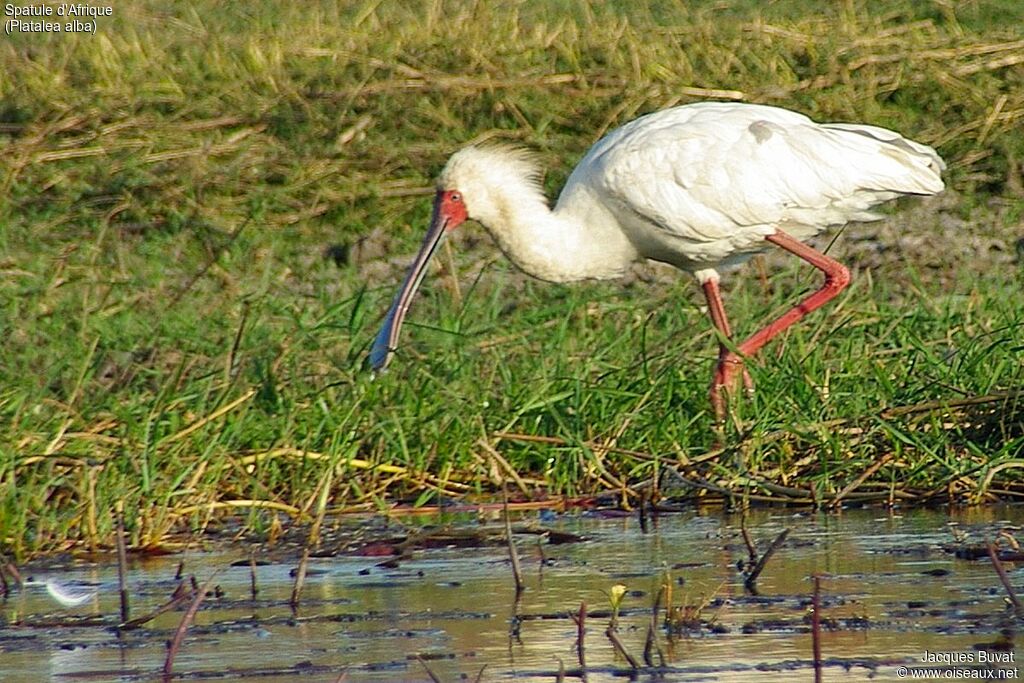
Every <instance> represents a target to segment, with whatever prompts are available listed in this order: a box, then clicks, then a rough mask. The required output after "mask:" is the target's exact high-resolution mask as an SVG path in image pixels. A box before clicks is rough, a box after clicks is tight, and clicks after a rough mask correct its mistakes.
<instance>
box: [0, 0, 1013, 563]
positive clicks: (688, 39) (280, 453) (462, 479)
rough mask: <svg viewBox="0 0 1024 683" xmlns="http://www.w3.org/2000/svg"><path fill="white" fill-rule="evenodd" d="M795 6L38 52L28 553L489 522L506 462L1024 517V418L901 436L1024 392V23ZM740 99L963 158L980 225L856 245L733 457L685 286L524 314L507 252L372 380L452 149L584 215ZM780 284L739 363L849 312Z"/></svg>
mask: <svg viewBox="0 0 1024 683" xmlns="http://www.w3.org/2000/svg"><path fill="white" fill-rule="evenodd" d="M762 6H764V3H754V2H740V1H737V2H735V3H675V2H656V1H655V0H649V1H648V2H641V3H620V4H618V5H614V4H607V3H588V2H584V1H582V0H581V1H570V0H561V1H556V0H551V1H549V2H538V3H526V4H521V5H519V6H517V8H515V9H514V10H508V9H498V4H497V3H441V2H412V1H409V2H391V1H389V2H384V3H381V2H373V1H370V2H366V3H363V4H359V3H340V4H336V3H327V2H323V3H316V2H310V3H301V4H294V5H290V4H286V3H249V4H244V5H224V4H223V3H213V2H197V3H195V4H189V3H174V4H172V5H170V8H169V9H168V6H167V3H148V2H142V3H121V4H118V5H117V6H116V7H115V16H114V17H113V18H111V19H105V20H99V21H98V24H99V29H100V31H99V35H97V36H91V35H77V36H40V35H33V36H16V37H13V38H10V39H6V40H5V42H4V43H3V44H0V74H2V75H0V144H2V146H3V148H4V153H3V156H2V158H0V307H2V308H0V338H2V339H4V343H3V344H2V345H0V433H2V434H3V436H2V437H0V550H2V551H3V552H6V553H13V554H15V555H18V556H24V555H27V554H31V553H35V552H49V551H55V550H59V549H61V548H66V547H73V546H74V545H76V544H80V543H83V542H84V543H87V544H89V545H104V544H108V543H109V542H110V538H111V530H112V528H113V518H112V512H111V511H112V510H113V508H114V504H115V501H123V502H124V504H125V508H126V509H127V510H128V511H129V520H128V521H129V527H130V529H131V531H132V535H133V542H134V543H136V544H140V545H144V544H147V543H157V542H160V540H161V539H162V538H164V537H165V535H166V534H167V533H168V532H170V531H176V530H183V529H185V530H187V529H196V530H198V529H202V528H203V527H204V525H206V524H207V523H209V521H210V520H211V519H214V518H216V517H218V516H219V515H222V514H224V513H225V512H233V513H241V514H243V515H245V517H244V522H245V524H246V525H247V527H248V528H249V529H250V530H253V531H257V532H265V531H268V529H272V527H273V516H272V515H270V514H269V513H268V512H267V511H266V510H263V509H260V508H246V507H243V506H242V503H237V502H236V503H232V502H231V501H249V502H250V503H248V504H252V503H251V502H252V501H256V503H255V504H257V505H259V504H268V503H269V504H274V505H277V506H278V507H279V509H281V510H288V511H289V513H288V514H290V515H292V516H294V517H296V518H300V519H301V518H304V515H306V514H308V513H309V511H310V510H312V509H313V507H314V505H315V504H316V502H315V501H316V489H317V486H318V484H319V483H320V482H321V481H322V480H323V478H324V477H325V473H326V472H328V471H331V470H332V468H333V469H336V470H337V476H335V477H334V480H333V481H334V484H333V488H332V495H331V506H332V509H335V510H337V509H343V508H351V507H354V506H357V505H367V506H368V507H370V508H376V507H380V508H383V507H385V506H386V505H388V504H389V503H391V502H394V501H395V500H398V499H401V500H406V501H410V502H418V503H425V502H430V501H432V500H433V499H434V498H435V497H436V496H437V493H438V491H439V490H446V491H449V490H450V491H452V492H453V493H458V494H463V493H467V492H468V493H472V492H476V491H480V492H484V493H486V492H489V491H492V490H493V487H494V485H495V482H494V480H493V479H492V477H491V471H492V465H491V463H490V462H489V461H488V455H487V448H486V447H484V446H483V445H481V440H484V441H485V442H486V443H487V444H489V445H491V446H493V447H494V448H496V449H497V450H498V451H499V452H500V453H501V455H502V456H503V457H504V458H505V459H507V460H508V461H509V463H511V465H512V466H513V467H514V468H515V469H516V470H517V471H518V472H519V473H520V474H521V475H522V476H523V477H527V478H528V479H531V480H534V481H536V482H538V483H537V486H543V487H545V488H547V489H549V490H551V491H553V492H555V493H564V494H579V493H588V492H592V491H595V490H603V489H606V488H609V487H617V486H619V485H622V484H636V483H637V482H640V481H642V480H644V479H646V478H648V477H650V476H652V475H653V474H654V473H656V472H660V471H662V470H664V468H665V467H666V466H669V465H680V464H682V465H681V471H683V472H684V474H685V475H686V476H687V477H689V480H690V481H698V480H699V481H701V482H703V485H704V492H703V494H698V493H694V492H693V491H692V490H689V489H688V490H687V491H688V492H689V493H691V494H693V495H708V496H719V495H724V494H723V492H731V493H736V494H738V495H743V494H747V495H753V496H762V497H774V498H776V499H801V496H803V498H806V499H809V500H812V499H813V500H819V501H826V500H828V499H829V498H830V497H831V498H835V496H836V495H838V493H839V492H841V491H843V489H844V488H845V487H847V486H849V485H851V483H856V484H857V486H856V491H854V492H852V493H850V494H849V496H848V499H853V498H854V497H855V494H869V495H870V496H874V497H875V498H879V497H881V498H886V497H888V496H892V497H894V499H898V498H899V495H898V494H897V493H895V492H899V494H901V495H905V496H907V497H909V498H912V499H915V500H932V499H935V498H936V497H943V496H945V497H948V498H952V499H955V500H966V501H977V500H984V499H985V496H986V495H988V494H990V493H991V492H993V491H995V492H996V493H998V494H999V495H1010V493H1009V492H1011V491H1018V492H1019V491H1020V490H1021V488H1020V483H1021V477H1020V472H1021V470H1020V469H1019V466H1020V460H1019V458H1020V456H1021V451H1022V443H1024V441H1022V439H1024V435H1022V428H1021V406H1020V402H1019V400H1012V399H1007V400H1004V401H1001V402H1000V401H995V402H990V403H984V404H981V405H979V406H975V407H957V408H954V409H951V410H948V411H946V410H940V409H936V410H923V411H918V412H914V411H910V412H905V413H901V412H900V411H899V410H896V411H895V412H892V410H893V409H898V408H899V407H900V406H912V405H917V404H921V403H923V402H928V401H938V402H940V403H942V402H946V403H949V402H956V401H958V400H962V399H964V398H965V397H973V396H980V395H987V394H993V393H999V392H1007V391H1012V390H1015V389H1017V388H1018V387H1020V386H1021V384H1022V382H1021V380H1022V376H1024V372H1022V368H1021V360H1020V358H1021V357H1022V351H1024V331H1022V320H1024V315H1022V313H1021V312H1022V311H1024V294H1022V292H1021V284H1022V282H1024V272H1022V269H1021V263H1020V258H1019V257H1016V256H1015V254H1014V248H1015V247H1014V244H1015V240H1016V239H1018V238H1019V237H1020V227H1019V226H1020V221H1021V216H1022V214H1024V200H1022V194H1024V189H1022V188H1024V182H1022V179H1021V166H1020V164H1021V160H1022V159H1024V136H1021V135H1020V128H1021V125H1022V122H1024V87H1022V86H1024V71H1022V63H1021V62H1020V57H1019V56H1020V54H1021V49H1022V48H1021V43H1020V41H1021V40H1022V38H1024V36H1022V31H1021V29H1020V27H1021V26H1024V6H1021V4H1020V3H1016V2H974V3H962V4H961V5H958V6H957V9H956V11H955V12H954V11H953V9H952V7H953V5H951V4H949V3H940V2H935V3H920V2H912V1H910V0H885V1H883V2H870V3H867V2H864V3H861V2H844V3H835V4H834V5H828V6H827V7H826V9H825V10H823V11H821V10H819V5H817V4H814V5H811V4H809V3H806V2H803V1H802V0H787V1H786V2H778V3H771V4H769V5H767V6H766V7H765V8H763V9H762ZM811 8H813V9H811ZM714 93H718V94H719V95H720V96H729V97H741V98H743V99H745V100H748V101H757V102H765V103H770V104H779V105H783V106H788V107H792V108H796V109H800V110H802V111H805V112H807V113H808V114H810V115H812V116H814V117H815V118H818V119H821V120H825V119H832V120H856V121H865V122H870V123H874V124H877V125H883V126H889V127H893V128H896V129H898V130H900V131H902V132H904V133H906V134H907V135H909V136H911V137H913V138H915V139H918V140H922V141H924V142H927V143H930V144H934V145H937V146H938V149H939V151H940V152H941V153H942V154H943V156H944V157H945V158H946V159H947V160H948V161H949V162H950V170H949V173H948V175H947V180H948V184H949V186H950V191H949V193H948V195H947V199H946V200H944V201H941V202H933V203H932V204H930V205H929V208H926V209H914V208H913V203H908V204H907V205H906V207H904V208H905V209H907V210H909V211H910V212H911V213H909V214H907V215H909V216H910V218H898V219H897V220H896V222H895V223H893V224H892V226H890V227H887V228H878V227H877V226H871V227H870V228H869V230H870V231H873V232H872V234H875V233H877V240H876V242H877V243H878V244H881V245H883V246H885V247H886V250H885V251H882V252H880V254H875V256H871V254H872V253H873V252H871V251H870V249H869V250H868V252H862V251H858V249H857V247H858V245H860V242H858V241H857V240H856V238H855V237H856V235H858V234H863V231H864V230H865V229H864V228H851V229H850V230H849V231H847V232H846V233H844V235H843V236H842V237H841V238H840V240H839V242H838V243H837V245H836V251H837V253H839V254H840V255H841V256H845V257H846V258H845V260H847V261H848V262H850V263H851V265H853V267H854V268H855V271H856V273H855V277H856V280H855V284H854V286H853V287H852V288H851V289H850V291H849V292H848V293H845V294H844V295H843V296H842V297H841V299H840V303H839V305H838V306H834V307H831V308H829V309H828V310H827V311H826V312H823V313H819V314H816V315H815V316H813V317H812V318H810V319H809V320H808V322H807V323H806V324H803V325H801V326H798V327H797V328H795V329H794V330H793V331H792V332H791V333H790V334H789V335H787V337H786V338H785V339H784V340H783V341H781V342H779V343H774V344H773V345H771V346H770V347H768V348H767V349H766V350H765V352H764V353H763V354H762V356H761V358H760V360H759V361H758V362H757V363H755V364H752V366H751V372H752V374H753V375H754V379H755V381H756V382H757V385H758V393H757V395H756V396H755V397H753V398H752V399H749V400H747V401H744V402H742V403H741V404H740V405H738V406H736V410H737V415H736V420H735V421H734V423H733V424H732V425H730V427H729V429H728V431H727V433H726V434H725V444H726V445H727V446H729V447H730V448H729V449H727V450H726V451H725V452H724V453H721V454H719V455H718V456H711V457H706V458H703V459H702V456H704V454H706V453H707V452H708V451H710V450H713V448H714V445H715V439H716V435H715V434H714V431H713V429H712V424H713V420H712V418H711V416H710V415H709V408H708V402H707V385H708V381H709V378H710V373H711V367H712V364H713V360H714V356H715V349H714V337H713V335H712V334H711V331H710V325H709V324H708V322H707V321H706V320H705V316H704V315H703V314H702V313H701V311H700V309H699V303H700V299H699V296H698V291H697V288H696V287H694V286H693V284H692V283H691V282H690V281H689V279H688V278H686V277H685V276H679V277H675V276H665V275H664V273H660V274H658V275H657V276H656V277H655V278H654V280H653V281H652V282H649V283H648V282H644V281H635V282H632V283H626V284H620V283H611V284H608V283H605V284H594V285H580V286H575V287H560V286H551V285H545V284H542V283H537V282H529V281H525V280H524V279H523V278H522V277H520V276H518V275H517V274H516V273H515V272H514V271H513V270H512V268H511V267H510V266H508V265H507V264H506V263H504V262H503V261H500V260H497V261H495V262H493V263H492V262H491V261H492V260H493V259H496V250H495V249H494V248H493V247H492V246H491V245H489V243H487V242H486V241H484V243H483V244H480V245H473V244H470V243H471V242H472V241H473V239H472V235H473V233H475V234H476V235H479V234H480V231H479V229H478V228H476V227H475V226H467V227H466V228H464V229H461V230H462V232H463V233H464V234H463V235H461V239H460V240H458V241H459V245H457V246H456V248H455V251H454V253H455V256H454V258H453V259H452V261H451V262H450V263H448V264H447V267H451V265H452V264H454V267H455V270H456V273H455V276H452V275H451V274H448V275H443V276H441V275H438V273H436V272H435V274H434V277H432V278H430V279H429V280H428V282H427V284H426V286H425V288H424V291H423V292H422V294H421V296H420V298H419V299H418V300H417V302H416V304H415V305H414V308H413V312H412V316H411V321H410V324H409V325H408V326H407V329H406V331H405V334H404V342H405V345H404V348H403V349H402V353H401V354H400V356H399V357H398V358H397V359H396V361H395V363H394V365H393V369H392V371H391V372H389V373H387V374H386V375H384V376H382V377H379V378H377V379H375V380H374V379H371V378H370V377H369V376H368V375H367V374H366V373H365V372H364V371H363V370H362V366H361V364H362V359H363V357H364V355H365V352H366V350H367V348H368V346H369V343H370V341H371V340H372V338H373V335H374V333H375V332H376V328H377V325H378V324H379V322H380V319H381V316H382V315H383V313H384V311H385V309H386V308H387V305H388V303H389V301H390V297H391V296H392V294H393V292H394V288H395V287H396V286H397V281H398V279H399V277H400V273H401V268H402V267H403V265H404V264H405V263H407V262H408V260H409V257H410V256H411V254H412V252H413V251H414V250H415V248H416V245H417V243H418V240H419V239H420V237H421V235H422V231H423V230H424V229H425V223H426V220H427V217H428V212H429V199H428V195H429V192H430V186H431V182H432V180H431V179H432V176H433V174H435V173H436V172H437V171H438V169H439V168H440V166H441V165H442V164H443V162H444V159H445V158H446V156H447V155H448V154H449V153H451V151H453V150H454V149H456V148H457V147H458V146H459V145H461V144H464V143H465V142H467V141H471V140H477V139H482V138H487V137H492V138H499V139H507V140H513V141H518V142H521V143H523V144H527V145H529V146H531V147H533V148H535V149H537V150H538V151H539V152H540V153H541V154H542V156H543V158H544V159H545V161H546V162H547V163H548V165H549V167H550V169H551V172H550V174H549V178H548V180H547V182H548V185H549V188H550V190H551V192H552V194H553V193H554V192H555V191H557V189H558V188H559V187H560V185H561V183H562V181H563V180H564V178H565V176H566V175H567V173H568V171H569V170H570V169H571V168H572V166H573V164H574V163H575V161H576V160H577V159H578V157H579V155H580V154H581V153H582V152H583V151H584V150H585V149H586V148H587V147H588V146H589V145H590V144H591V143H592V142H593V141H594V140H595V139H596V138H597V137H598V136H599V135H600V134H601V133H602V132H604V131H607V130H609V129H610V128H612V127H614V126H615V125H618V124H619V123H622V122H624V121H626V120H629V119H631V118H633V117H634V116H636V115H639V114H641V113H644V112H648V111H653V110H657V109H660V108H663V107H667V106H671V105H673V104H678V103H683V102H689V101H694V100H697V99H701V98H702V97H703V96H705V95H707V96H712V95H713V94H714ZM893 226H894V227H893ZM367 236H368V239H367V240H366V242H365V244H364V245H363V247H353V251H352V254H353V259H352V262H351V263H348V264H344V263H342V264H341V265H339V264H337V263H335V261H334V260H332V259H329V258H326V257H325V256H324V253H325V249H326V248H327V247H328V246H330V245H339V244H354V243H355V242H356V241H357V240H359V239H361V238H364V237H367ZM873 243H874V242H873ZM373 249H383V250H384V252H385V253H384V256H383V257H379V256H377V257H375V256H374V254H373ZM865 253H867V255H865ZM1015 259H1016V260H1015ZM441 261H442V262H444V261H447V259H446V258H444V257H442V259H441ZM779 264H783V265H782V266H781V269H780V266H779ZM769 268H770V269H771V272H772V278H771V284H770V287H768V288H765V287H764V286H762V285H761V284H760V283H759V281H758V278H757V277H756V268H753V267H749V266H748V267H747V268H746V269H744V270H742V271H740V272H739V273H738V274H737V275H736V276H734V277H732V278H731V285H730V291H728V292H727V306H728V309H729V312H730V315H731V316H732V317H733V319H734V321H735V325H736V327H737V328H738V330H737V333H738V334H740V335H742V334H744V333H749V332H751V331H753V330H754V329H755V328H756V326H757V324H758V322H759V321H763V320H765V319H767V318H768V317H769V316H770V315H771V314H773V313H777V312H779V311H781V310H783V309H784V308H785V306H786V305H787V304H788V303H791V302H792V301H793V300H794V298H795V296H796V295H797V294H798V293H800V292H804V291H807V290H808V289H809V288H811V287H813V286H814V282H815V280H814V278H815V276H814V274H813V273H809V272H808V271H807V270H806V269H802V268H799V267H797V266H795V265H793V264H790V263H788V262H786V261H784V260H779V261H776V260H772V261H771V263H770V264H769ZM455 283H458V288H456V286H455ZM887 410H889V411H890V412H886V411H887ZM498 432H511V433H516V434H523V435H527V436H545V437H553V438H555V439H558V440H559V441H560V442H561V443H560V444H542V443H537V442H531V441H525V440H518V439H512V438H504V439H500V438H498V437H496V436H495V434H496V433H498ZM612 442H614V445H615V446H616V447H618V448H620V449H628V450H631V451H636V452H640V453H644V454H648V455H647V456H641V455H629V454H624V453H618V452H614V451H612V452H608V451H606V450H604V449H601V448H599V447H597V445H598V444H602V443H603V444H605V445H608V444H610V443H612ZM261 453H262V454H266V455H263V456H259V457H252V456H254V455H255V454H261ZM302 453H307V454H315V456H316V457H315V458H314V457H302V456H301V454H302ZM246 457H250V459H249V460H245V458H246ZM691 460H700V462H699V463H696V464H694V463H692V462H691ZM687 463H690V464H687ZM382 464H386V465H391V466H393V467H392V469H390V470H388V469H387V468H381V467H379V465H382ZM870 468H874V469H870ZM865 472H867V473H868V474H869V476H867V477H866V478H865V479H864V480H863V481H860V482H858V478H859V477H861V475H862V474H864V473H865ZM445 482H448V483H445ZM453 482H454V483H453ZM458 483H461V484H463V485H464V487H463V488H460V487H459V486H458V485H457V484H458ZM666 486H668V482H666ZM773 487H774V488H773ZM218 502H219V503H223V504H225V505H224V506H223V507H221V508H216V509H213V508H210V507H209V504H210V503H218ZM203 506H207V507H203Z"/></svg>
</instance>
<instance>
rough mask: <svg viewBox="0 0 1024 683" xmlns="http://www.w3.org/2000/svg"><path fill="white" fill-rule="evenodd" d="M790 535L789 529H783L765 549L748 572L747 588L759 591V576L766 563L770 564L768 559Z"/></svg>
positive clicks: (751, 590)
mask: <svg viewBox="0 0 1024 683" xmlns="http://www.w3.org/2000/svg"><path fill="white" fill-rule="evenodd" d="M787 536H789V529H783V530H782V531H781V532H780V533H779V535H778V536H776V537H775V540H774V541H772V544H771V545H770V546H768V550H766V551H764V555H762V556H761V558H760V559H759V560H758V561H757V563H756V564H755V565H754V568H753V569H752V570H751V571H750V573H749V574H747V578H746V579H745V580H744V581H743V585H744V586H746V588H747V590H748V591H750V592H751V593H756V592H757V577H758V576H760V575H761V572H762V571H764V568H765V565H767V564H768V560H770V559H772V555H774V554H775V551H776V550H778V549H779V548H780V547H781V546H782V544H783V543H785V541H786V537H787Z"/></svg>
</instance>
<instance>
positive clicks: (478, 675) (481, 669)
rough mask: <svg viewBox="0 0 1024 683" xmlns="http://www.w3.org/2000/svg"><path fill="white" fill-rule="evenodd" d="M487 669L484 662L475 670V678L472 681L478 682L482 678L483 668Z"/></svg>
mask: <svg viewBox="0 0 1024 683" xmlns="http://www.w3.org/2000/svg"><path fill="white" fill-rule="evenodd" d="M485 669H487V665H486V664H484V665H483V666H481V667H480V670H479V671H477V672H476V678H474V679H473V683H480V681H482V680H484V670H485Z"/></svg>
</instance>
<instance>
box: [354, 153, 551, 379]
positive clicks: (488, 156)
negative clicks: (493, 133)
mask: <svg viewBox="0 0 1024 683" xmlns="http://www.w3.org/2000/svg"><path fill="white" fill-rule="evenodd" d="M538 168H539V167H538V166H537V164H536V162H535V161H534V158H533V155H532V154H531V153H530V152H528V151H527V150H523V149H521V148H517V147H509V146H505V145H486V146H482V145H472V146H469V147H464V148H462V149H460V150H459V151H458V152H456V153H455V154H453V155H452V156H451V158H449V159H448V163H447V164H445V167H444V170H442V171H441V175H440V176H438V179H437V192H436V193H435V194H434V211H433V213H432V216H431V219H430V227H429V228H428V229H427V235H426V237H425V238H424V240H423V245H422V246H421V247H420V250H419V253H418V254H416V258H415V259H414V260H413V262H412V266H410V267H409V273H408V275H406V276H405V281H404V282H403V283H402V287H401V289H399V290H398V294H397V295H396V296H395V300H394V302H393V303H392V304H391V309H390V310H389V311H388V314H387V316H386V317H385V319H384V325H383V326H382V327H381V330H380V332H379V333H378V334H377V338H376V339H375V340H374V342H373V347H372V348H371V349H370V358H369V362H370V366H371V367H372V368H373V369H374V370H381V369H383V368H384V367H385V366H387V364H388V362H389V361H390V360H391V356H392V354H393V353H394V351H395V348H396V347H397V345H398V333H399V330H400V329H401V326H402V321H403V320H404V319H405V314H406V311H408V309H409V304H410V303H411V302H412V299H413V296H414V295H415V294H416V290H417V289H419V286H420V283H421V282H422V281H423V276H424V275H425V274H426V272H427V264H428V263H429V262H430V259H431V257H433V255H434V252H435V251H437V248H438V247H439V246H440V244H441V242H442V241H443V240H444V237H445V235H447V234H448V233H449V232H451V231H452V230H454V229H455V228H456V227H458V226H459V225H461V224H462V223H464V222H465V221H466V220H467V219H470V218H471V219H473V220H476V221H479V222H480V223H482V224H484V225H485V226H493V225H499V224H500V223H501V221H502V214H504V213H506V212H507V211H509V210H510V206H509V199H510V197H509V192H508V188H521V189H522V190H523V191H525V192H530V193H537V194H540V196H541V197H543V194H542V193H541V192H540V186H539V182H538V181H539V177H540V173H539V170H538Z"/></svg>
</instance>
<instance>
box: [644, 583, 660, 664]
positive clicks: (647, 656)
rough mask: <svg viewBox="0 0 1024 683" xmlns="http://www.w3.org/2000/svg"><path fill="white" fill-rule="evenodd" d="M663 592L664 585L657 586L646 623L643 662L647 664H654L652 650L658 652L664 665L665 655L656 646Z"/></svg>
mask: <svg viewBox="0 0 1024 683" xmlns="http://www.w3.org/2000/svg"><path fill="white" fill-rule="evenodd" d="M664 594H665V586H664V585H662V586H659V587H658V594H657V595H655V596H654V605H652V606H651V622H650V623H649V624H647V639H646V640H645V642H644V664H646V665H647V666H651V667H653V666H654V658H653V657H651V653H652V652H657V653H658V661H659V662H660V664H661V665H662V666H664V665H665V655H663V654H662V653H661V647H659V646H658V636H657V632H658V611H659V610H660V609H661V598H662V596H663V595H664Z"/></svg>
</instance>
